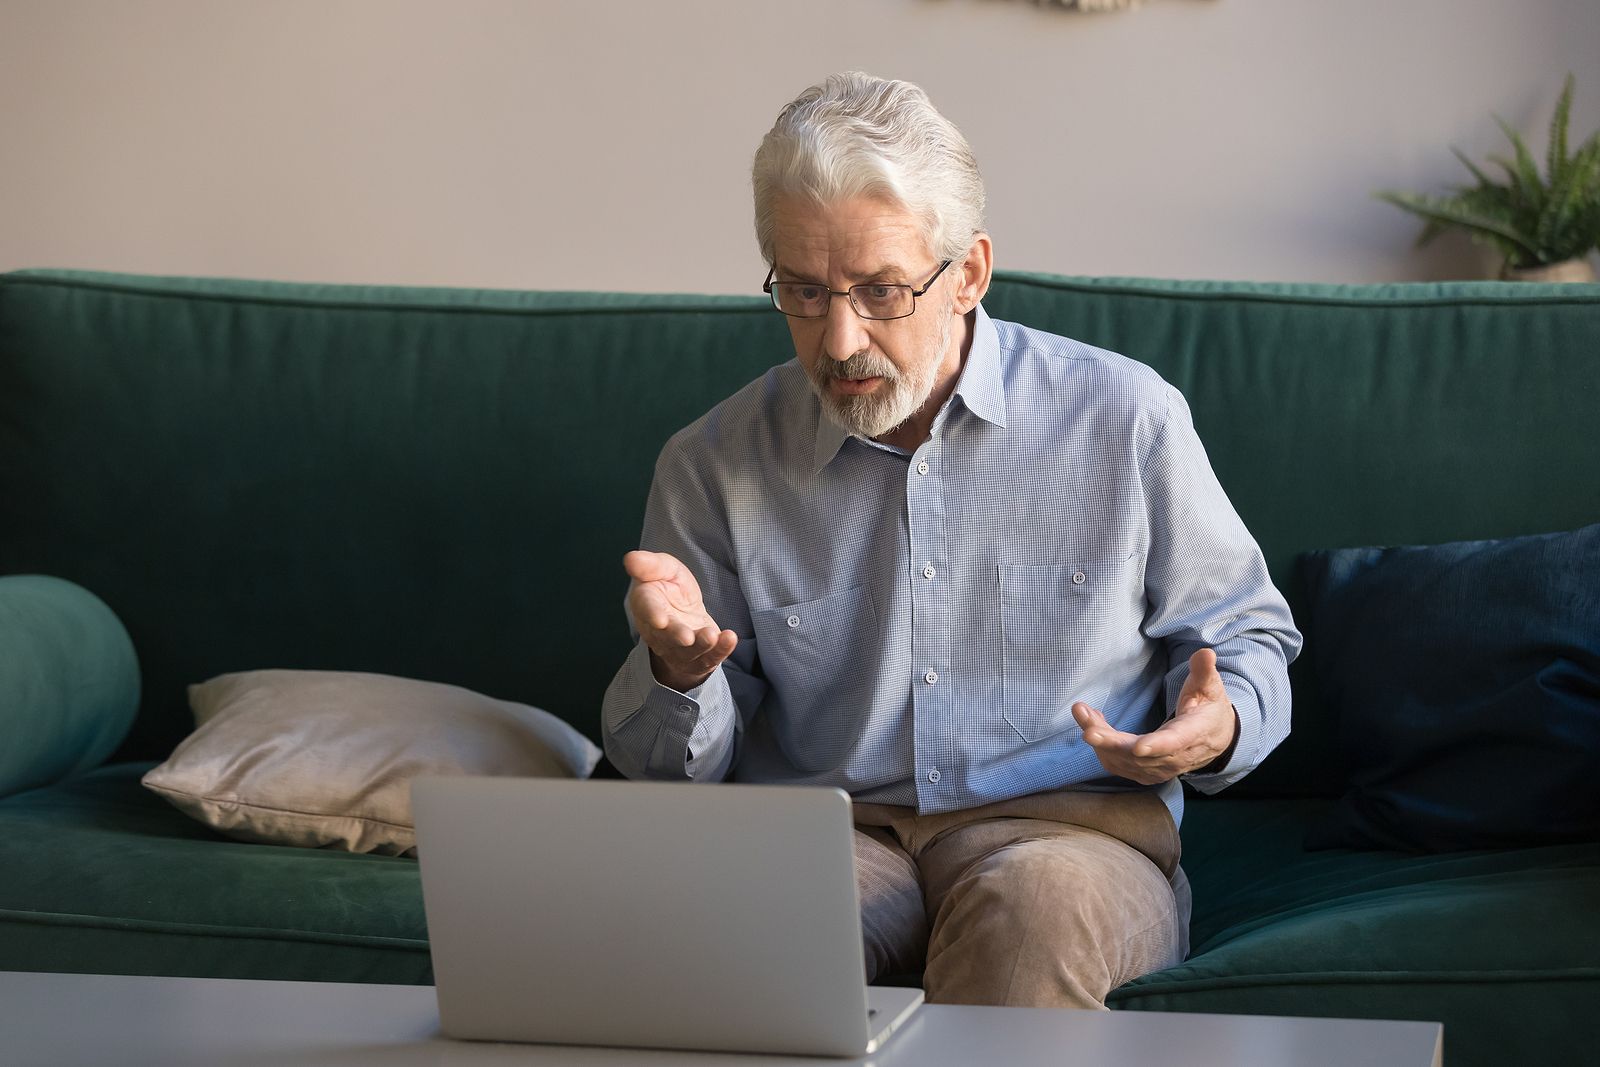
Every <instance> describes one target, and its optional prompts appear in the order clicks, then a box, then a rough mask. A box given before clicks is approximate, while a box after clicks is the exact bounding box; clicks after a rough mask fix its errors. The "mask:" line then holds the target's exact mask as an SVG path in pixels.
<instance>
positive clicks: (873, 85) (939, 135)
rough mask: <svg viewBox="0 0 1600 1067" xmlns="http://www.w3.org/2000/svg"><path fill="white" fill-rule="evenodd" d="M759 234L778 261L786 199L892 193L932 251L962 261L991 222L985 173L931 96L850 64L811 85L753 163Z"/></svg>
mask: <svg viewBox="0 0 1600 1067" xmlns="http://www.w3.org/2000/svg"><path fill="white" fill-rule="evenodd" d="M751 182H752V184H753V185H754V187H755V207H756V241H757V242H758V243H759V244H760V246H761V254H762V256H764V257H765V258H766V261H767V262H768V263H769V264H771V263H772V262H773V261H774V253H773V247H772V227H773V220H772V215H773V210H774V207H775V206H776V204H777V201H778V199H779V198H780V197H782V196H785V195H789V196H802V197H806V198H809V199H811V200H813V201H815V202H817V203H821V204H830V203H836V202H838V201H840V200H846V199H850V198H852V197H858V196H873V197H886V198H888V199H890V200H893V201H896V202H898V203H899V204H901V205H903V206H904V207H905V208H906V209H907V210H909V211H910V212H911V213H912V214H914V215H916V216H918V217H919V218H920V219H921V220H922V232H923V236H924V238H925V239H926V241H927V244H928V250H929V251H930V252H932V253H933V254H934V255H935V256H936V257H937V258H939V259H941V260H943V259H960V258H962V257H963V256H965V255H966V253H967V250H968V249H969V248H971V247H972V239H973V238H974V237H976V236H977V235H978V234H980V233H982V232H983V230H984V222H983V209H984V201H985V197H984V192H983V179H982V178H981V177H979V175H978V161H977V160H976V159H975V158H974V157H973V155H972V148H971V146H969V145H968V144H967V139H966V138H965V137H963V136H961V131H960V130H958V129H956V127H955V124H954V123H952V122H951V121H950V120H949V119H947V118H945V117H944V116H943V115H941V114H939V112H938V111H937V110H935V109H934V106H933V103H932V102H931V101H930V100H929V99H928V94H927V93H925V92H923V91H922V90H921V89H920V88H919V87H917V86H915V85H912V84H911V83H910V82H905V81H889V80H887V79H884V78H875V77H873V76H872V75H870V74H862V73H860V72H859V71H851V72H849V73H846V74H832V75H829V76H828V79H827V80H826V81H824V82H823V83H822V84H821V85H813V86H812V87H811V88H809V89H807V90H806V91H805V92H803V93H801V94H800V95H799V96H797V97H795V99H794V101H793V102H792V103H790V104H789V105H788V106H786V107H785V108H784V109H783V110H782V111H781V112H779V114H778V121H777V122H775V123H773V126H772V129H771V130H769V131H767V135H766V136H765V137H763V138H762V139H761V147H760V148H758V149H756V158H755V165H754V167H753V168H752V171H751Z"/></svg>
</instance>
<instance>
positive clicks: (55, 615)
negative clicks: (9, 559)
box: [0, 574, 139, 796]
mask: <svg viewBox="0 0 1600 1067" xmlns="http://www.w3.org/2000/svg"><path fill="white" fill-rule="evenodd" d="M138 710H139V664H138V660H137V659H136V658H135V657H134V653H133V642H131V641H130V640H129V639H128V633H127V631H126V630H124V629H123V628H122V623H121V622H120V621H119V620H118V619H117V617H116V615H115V614H113V613H112V611H111V609H110V608H108V607H106V605H105V604H104V603H102V602H101V601H100V599H99V598H98V597H96V596H95V595H94V594H93V593H91V592H89V591H88V590H87V589H83V588H81V587H79V586H76V585H74V584H72V583H71V582H67V581H62V580H61V579H59V578H49V577H45V576H44V575H39V574H17V575H11V576H8V577H3V578H0V796H4V795H6V794H7V793H15V792H17V791H18V790H22V789H29V788H32V787H34V786H39V785H45V784H47V783H50V782H55V781H59V780H60V779H62V778H65V777H67V776H69V775H73V774H77V773H79V772H82V771H86V770H89V769H90V768H92V767H98V766H99V765H100V764H101V763H102V762H104V761H105V759H106V757H107V756H109V755H111V753H112V752H113V751H114V750H115V749H116V747H117V746H118V745H119V744H121V743H122V739H123V737H125V736H126V735H127V733H128V728H129V727H130V726H131V725H132V724H133V717H134V715H135V713H136V712H137V711H138Z"/></svg>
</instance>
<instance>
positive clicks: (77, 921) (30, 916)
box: [0, 908, 428, 950]
mask: <svg viewBox="0 0 1600 1067" xmlns="http://www.w3.org/2000/svg"><path fill="white" fill-rule="evenodd" d="M5 922H14V923H19V924H22V925H27V926H81V927H86V928H88V929H94V930H122V931H126V932H131V933H143V934H183V935H188V936H196V937H231V938H238V939H240V940H257V941H301V942H309V943H312V944H321V945H360V946H364V947H367V948H392V949H404V950H410V949H418V948H426V947H427V946H428V942H427V940H426V939H418V938H409V937H381V936H377V935H370V934H368V935H362V934H332V933H323V932H321V931H317V930H273V929H268V928H266V927H254V926H206V925H203V924H199V923H175V922H166V921H162V920H157V919H119V918H112V917H108V916H104V915H78V914H71V913H61V914H52V913H49V912H37V911H17V910H13V909H10V908H0V923H5Z"/></svg>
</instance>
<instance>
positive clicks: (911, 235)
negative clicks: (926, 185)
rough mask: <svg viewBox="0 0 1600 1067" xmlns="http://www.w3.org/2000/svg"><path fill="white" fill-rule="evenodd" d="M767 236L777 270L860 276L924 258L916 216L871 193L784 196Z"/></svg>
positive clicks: (907, 267) (916, 265)
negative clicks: (825, 198)
mask: <svg viewBox="0 0 1600 1067" xmlns="http://www.w3.org/2000/svg"><path fill="white" fill-rule="evenodd" d="M772 238H773V240H772V244H773V255H774V259H775V265H776V266H777V267H778V269H779V270H780V272H781V271H783V270H785V269H787V270H789V271H793V272H802V273H815V272H819V271H830V272H841V271H842V272H847V273H849V274H850V275H851V276H853V277H858V278H861V279H863V280H865V279H872V278H878V277H881V276H883V275H886V274H890V273H900V274H903V273H905V272H906V271H915V270H918V269H920V268H921V265H922V261H923V260H925V259H927V258H928V252H927V248H926V241H925V239H924V235H923V232H922V226H921V222H920V220H919V219H918V218H917V216H916V215H914V214H912V213H911V212H910V211H908V210H906V208H905V207H903V206H902V205H900V204H896V203H893V202H891V201H886V200H881V199H876V198H856V199H852V200H845V201H842V202H840V203H833V204H819V203H816V202H814V201H808V200H802V199H798V198H787V197H786V198H784V199H782V200H780V201H779V202H778V204H777V205H776V210H775V211H774V212H773V230H772Z"/></svg>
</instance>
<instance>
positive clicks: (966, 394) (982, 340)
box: [811, 304, 1006, 474]
mask: <svg viewBox="0 0 1600 1067" xmlns="http://www.w3.org/2000/svg"><path fill="white" fill-rule="evenodd" d="M1001 364H1002V360H1001V358H1000V334H999V332H998V331H997V330H996V329H995V326H994V321H993V320H992V319H990V318H989V313H988V312H987V311H985V310H984V309H983V305H982V304H979V305H978V306H977V308H976V309H974V317H973V323H972V347H971V348H969V349H968V350H967V361H966V364H965V365H964V366H963V367H962V368H961V376H960V377H959V378H957V379H956V387H955V391H954V392H953V393H952V394H951V396H952V397H957V396H958V397H960V398H961V402H962V403H963V404H965V405H966V407H967V410H968V411H970V412H972V413H973V414H974V415H976V416H978V418H980V419H983V420H984V421H985V422H989V423H993V424H994V425H996V426H998V427H1000V428H1001V429H1004V428H1005V425H1006V390H1005V381H1004V378H1003V377H1002V373H1001V371H1002V366H1001ZM949 406H950V402H949V401H948V400H947V401H945V408H946V409H947V410H946V411H944V412H941V413H940V415H939V417H938V418H936V419H935V424H936V425H937V424H938V423H940V422H942V421H943V420H944V417H945V415H946V414H947V413H948V408H949ZM853 436H855V435H854V434H852V433H850V431H849V430H846V429H845V428H844V427H843V426H840V425H839V424H838V423H836V422H834V421H833V420H832V419H830V418H828V416H827V415H826V414H824V413H823V411H822V405H821V403H820V402H819V403H818V404H817V435H816V444H815V447H814V448H813V450H812V455H811V459H812V468H811V469H812V473H813V474H815V473H819V472H820V471H821V470H822V468H824V467H826V466H827V465H828V464H829V463H831V462H832V461H833V457H834V456H836V455H838V454H839V449H841V448H843V447H844V443H845V442H846V441H847V440H849V439H850V438H851V437H853Z"/></svg>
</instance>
